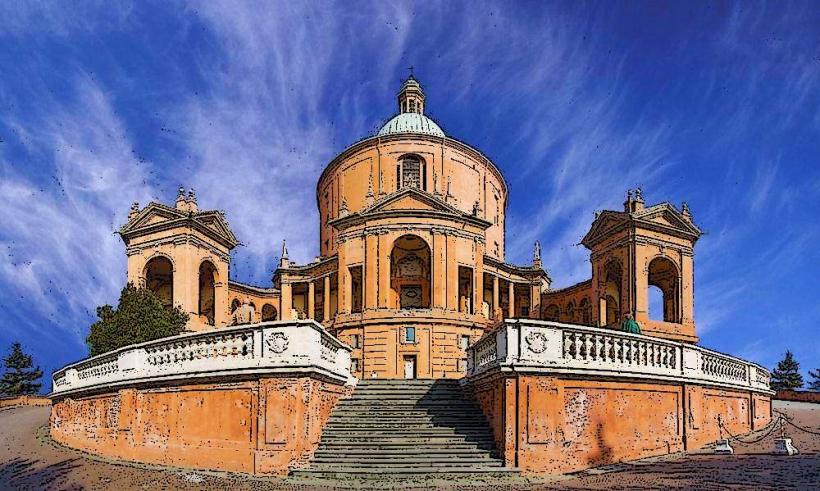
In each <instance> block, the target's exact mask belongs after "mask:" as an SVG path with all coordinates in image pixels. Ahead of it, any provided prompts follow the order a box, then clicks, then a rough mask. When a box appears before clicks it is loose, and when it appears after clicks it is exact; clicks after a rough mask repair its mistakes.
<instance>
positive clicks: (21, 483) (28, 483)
mask: <svg viewBox="0 0 820 491" xmlns="http://www.w3.org/2000/svg"><path fill="white" fill-rule="evenodd" d="M78 460H79V459H68V460H62V461H60V462H57V463H55V464H51V465H44V464H43V462H41V461H39V460H31V459H22V458H16V459H12V460H9V461H7V462H3V463H2V464H0V489H19V490H23V489H37V490H40V489H67V490H74V489H83V488H82V487H81V486H71V485H70V484H69V478H68V475H69V474H70V473H71V471H72V470H73V469H75V468H77V467H80V463H78V462H77V461H78Z"/></svg>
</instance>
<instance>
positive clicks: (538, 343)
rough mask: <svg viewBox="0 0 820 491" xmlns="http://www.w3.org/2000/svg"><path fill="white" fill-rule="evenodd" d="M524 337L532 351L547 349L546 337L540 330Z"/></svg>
mask: <svg viewBox="0 0 820 491" xmlns="http://www.w3.org/2000/svg"><path fill="white" fill-rule="evenodd" d="M524 339H525V340H526V341H527V347H528V348H529V349H530V351H532V352H533V353H543V352H544V350H546V349H547V337H546V336H544V335H543V334H542V333H540V332H531V333H529V334H527V336H526V337H525V338H524Z"/></svg>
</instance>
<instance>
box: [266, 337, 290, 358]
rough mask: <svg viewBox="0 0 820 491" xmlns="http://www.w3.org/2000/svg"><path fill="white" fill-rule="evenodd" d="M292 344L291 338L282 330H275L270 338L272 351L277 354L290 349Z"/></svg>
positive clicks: (269, 344) (269, 342)
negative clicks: (289, 346)
mask: <svg viewBox="0 0 820 491" xmlns="http://www.w3.org/2000/svg"><path fill="white" fill-rule="evenodd" d="M289 344H290V340H288V337H287V336H286V335H285V333H282V332H275V333H273V334H271V335H270V337H269V338H268V347H269V348H270V350H271V351H273V352H274V353H276V354H282V353H284V352H285V350H286V349H288V345H289Z"/></svg>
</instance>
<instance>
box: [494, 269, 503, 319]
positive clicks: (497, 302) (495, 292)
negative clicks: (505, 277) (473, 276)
mask: <svg viewBox="0 0 820 491" xmlns="http://www.w3.org/2000/svg"><path fill="white" fill-rule="evenodd" d="M498 294H499V291H498V276H496V275H493V305H492V307H493V311H492V317H493V318H495V313H496V312H498V309H499V308H500V304H499V302H500V299H499V296H498ZM495 320H501V319H495Z"/></svg>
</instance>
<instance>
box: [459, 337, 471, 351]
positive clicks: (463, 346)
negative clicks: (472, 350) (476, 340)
mask: <svg viewBox="0 0 820 491" xmlns="http://www.w3.org/2000/svg"><path fill="white" fill-rule="evenodd" d="M469 347H470V336H466V335H462V336H461V349H463V350H466V349H467V348H469Z"/></svg>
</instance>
